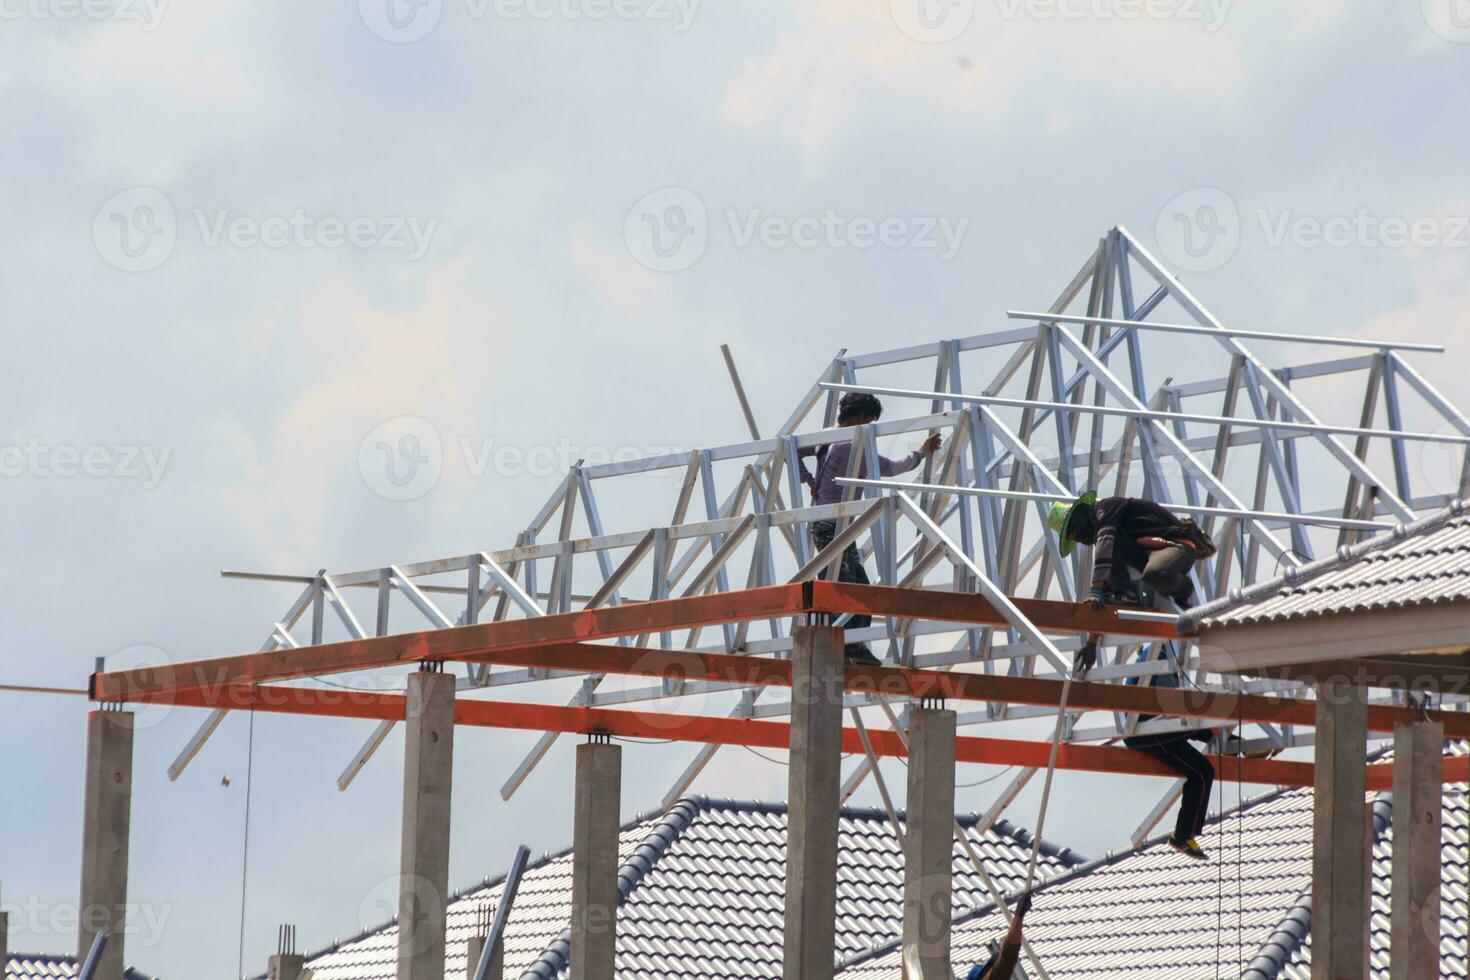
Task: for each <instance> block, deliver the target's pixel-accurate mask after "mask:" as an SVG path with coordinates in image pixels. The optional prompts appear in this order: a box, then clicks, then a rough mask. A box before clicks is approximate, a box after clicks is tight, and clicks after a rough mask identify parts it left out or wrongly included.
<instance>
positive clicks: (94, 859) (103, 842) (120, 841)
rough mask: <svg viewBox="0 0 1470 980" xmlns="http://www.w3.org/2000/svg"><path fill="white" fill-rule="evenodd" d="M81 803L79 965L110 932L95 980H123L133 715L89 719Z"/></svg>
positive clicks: (106, 714)
mask: <svg viewBox="0 0 1470 980" xmlns="http://www.w3.org/2000/svg"><path fill="white" fill-rule="evenodd" d="M84 782H85V787H86V788H85V790H84V793H85V795H84V797H83V803H82V892H81V902H80V904H79V912H78V921H77V962H78V963H81V962H82V961H83V960H85V959H86V957H87V953H88V951H90V950H91V948H92V941H93V940H94V939H95V938H96V937H97V933H99V932H101V931H102V929H103V928H106V929H108V930H110V931H111V933H112V935H111V938H109V939H108V941H107V949H106V951H105V952H104V953H103V955H102V962H101V964H100V965H99V968H98V970H97V980H122V975H123V964H124V962H125V960H124V958H123V940H124V939H125V938H126V935H125V933H124V931H123V926H124V925H125V923H126V915H127V902H128V825H129V822H130V819H131V812H130V811H131V806H132V800H133V713H132V712H130V711H93V712H92V713H91V714H89V715H87V773H86V779H85V781H84Z"/></svg>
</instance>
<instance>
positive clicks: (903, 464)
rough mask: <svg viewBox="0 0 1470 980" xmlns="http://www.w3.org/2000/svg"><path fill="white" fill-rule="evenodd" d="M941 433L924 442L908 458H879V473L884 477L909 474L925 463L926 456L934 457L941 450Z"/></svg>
mask: <svg viewBox="0 0 1470 980" xmlns="http://www.w3.org/2000/svg"><path fill="white" fill-rule="evenodd" d="M939 443H940V438H939V433H937V432H936V433H934V435H932V436H930V437H929V438H927V439H925V440H924V444H923V445H922V446H920V447H919V448H918V449H915V450H914V451H913V452H911V453H909V454H908V455H906V456H901V457H899V458H898V459H889V458H888V457H887V456H879V457H878V472H879V473H880V474H882V475H883V476H894V475H896V474H899V473H907V472H908V471H909V470H911V469H913V468H914V467H916V466H918V465H919V464H920V463H922V462H923V461H924V458H925V457H926V456H932V455H933V454H934V453H935V452H936V451H937V450H938V449H939Z"/></svg>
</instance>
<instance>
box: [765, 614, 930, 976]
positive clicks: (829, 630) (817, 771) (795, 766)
mask: <svg viewBox="0 0 1470 980" xmlns="http://www.w3.org/2000/svg"><path fill="white" fill-rule="evenodd" d="M842 634H843V631H842V630H840V629H837V628H835V627H831V626H803V627H798V628H797V630H796V637H795V640H796V644H795V648H794V649H793V651H792V657H791V749H790V761H791V764H790V776H789V779H790V781H789V783H788V788H787V795H788V797H789V800H788V805H787V814H786V935H785V943H784V958H785V964H784V968H783V970H782V974H781V975H782V976H783V977H784V978H785V980H831V977H832V971H833V965H834V959H835V957H834V954H833V950H834V948H835V945H836V931H837V820H838V813H839V811H840V810H841V799H840V797H841V791H842V787H841V782H842V772H841V767H842V678H843V662H842V642H843V636H842ZM953 818H954V817H953V814H952V813H951V815H950V819H951V820H952V819H953Z"/></svg>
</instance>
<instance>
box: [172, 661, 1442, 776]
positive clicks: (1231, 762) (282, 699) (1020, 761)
mask: <svg viewBox="0 0 1470 980" xmlns="http://www.w3.org/2000/svg"><path fill="white" fill-rule="evenodd" d="M175 703H177V704H183V705H189V706H193V707H201V708H233V709H238V710H244V709H250V710H255V711H265V712H281V713H286V714H299V715H326V716H330V717H350V718H364V719H376V720H389V721H401V720H403V717H404V710H405V705H406V699H405V698H404V696H403V695H401V694H379V693H375V692H367V691H350V690H344V689H341V688H330V689H328V688H309V687H288V686H281V685H266V686H252V685H231V686H229V687H226V688H221V689H218V690H217V691H215V692H212V693H209V692H203V691H197V690H196V691H188V692H185V691H180V692H178V694H177V697H176V699H175ZM454 713H455V722H456V723H457V724H461V725H468V726H474V727H481V728H507V729H521V730H526V731H538V732H547V731H553V732H565V733H580V734H585V735H593V734H597V735H608V736H612V737H616V738H647V739H659V740H668V741H676V742H703V743H708V744H716V745H748V746H752V747H760V748H772V749H785V748H788V747H789V745H790V739H791V726H790V725H789V724H787V723H785V722H778V721H756V720H752V719H748V718H729V717H724V716H711V717H706V716H702V715H670V714H662V713H658V712H642V711H622V710H610V709H607V708H581V707H569V706H563V705H547V704H525V703H521V702H514V701H479V700H472V699H469V698H460V699H458V700H457V701H456V702H455V705H454ZM868 737H869V740H870V742H871V745H872V748H873V752H874V754H876V755H880V756H904V755H907V752H906V750H905V749H904V746H903V743H902V741H901V740H900V739H899V736H898V733H897V732H893V731H886V730H872V731H869V733H868ZM842 750H843V752H845V753H848V754H854V755H855V754H857V753H860V752H862V751H863V746H862V742H861V739H860V737H859V735H858V732H857V729H855V728H844V729H843V730H842ZM1049 752H1050V744H1049V743H1047V742H1031V741H1021V740H1016V739H998V738H977V737H974V736H960V737H958V738H957V739H956V740H955V759H956V761H959V762H968V763H980V764H986V765H1001V766H1012V765H1015V766H1026V767H1031V768H1039V767H1044V766H1045V765H1046V764H1047V758H1048V755H1049ZM1444 761H1445V782H1466V781H1470V756H1447V757H1446V758H1445V760H1444ZM1213 762H1214V765H1215V770H1216V772H1217V774H1218V775H1219V778H1221V779H1224V780H1228V781H1239V782H1246V783H1264V784H1267V785H1274V786H1311V785H1312V777H1313V766H1312V763H1310V762H1286V761H1280V760H1274V759H1242V758H1237V757H1234V756H1214V757H1213ZM1057 768H1058V769H1065V770H1071V771H1077V772H1101V773H1122V774H1130V775H1142V776H1175V775H1176V773H1175V772H1174V771H1173V770H1171V769H1169V768H1168V767H1167V766H1165V765H1163V764H1162V763H1160V762H1159V761H1157V760H1156V759H1154V758H1152V757H1150V756H1147V755H1144V754H1143V753H1141V752H1135V751H1133V750H1132V749H1127V748H1114V747H1110V746H1101V745H1075V744H1064V745H1062V746H1060V747H1059V748H1058V752H1057ZM1367 776H1368V787H1369V788H1370V789H1387V788H1389V787H1391V786H1392V784H1393V766H1392V764H1391V763H1390V764H1383V763H1377V764H1374V765H1370V766H1368V772H1367Z"/></svg>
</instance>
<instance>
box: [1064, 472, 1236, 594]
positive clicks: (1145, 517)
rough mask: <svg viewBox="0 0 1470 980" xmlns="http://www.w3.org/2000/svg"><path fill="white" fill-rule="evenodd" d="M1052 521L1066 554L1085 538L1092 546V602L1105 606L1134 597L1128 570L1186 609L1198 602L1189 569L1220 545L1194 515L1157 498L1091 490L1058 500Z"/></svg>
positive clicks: (1086, 542)
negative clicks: (1062, 501) (1188, 515)
mask: <svg viewBox="0 0 1470 980" xmlns="http://www.w3.org/2000/svg"><path fill="white" fill-rule="evenodd" d="M1046 523H1047V526H1049V527H1050V528H1051V529H1052V530H1053V531H1056V532H1057V533H1058V534H1059V535H1061V538H1062V544H1061V551H1062V556H1063V557H1066V556H1067V555H1070V554H1071V553H1072V549H1073V548H1075V547H1076V546H1077V543H1078V542H1079V541H1080V542H1081V543H1082V544H1090V545H1092V546H1093V549H1092V587H1091V590H1090V591H1089V592H1088V593H1087V602H1088V603H1089V604H1091V606H1092V608H1094V609H1102V608H1103V606H1104V605H1107V604H1108V602H1109V601H1110V600H1112V601H1114V602H1117V601H1128V600H1129V598H1130V597H1129V593H1130V592H1132V591H1133V590H1132V583H1131V582H1130V580H1129V575H1128V571H1129V569H1133V570H1134V571H1136V572H1138V573H1139V574H1140V575H1141V577H1142V579H1143V583H1144V584H1145V585H1147V586H1149V587H1150V588H1152V589H1153V590H1154V591H1156V592H1158V593H1159V594H1160V595H1164V596H1167V597H1168V598H1170V599H1172V600H1174V603H1175V604H1176V605H1177V606H1179V608H1181V609H1188V608H1189V607H1190V606H1191V605H1193V604H1194V582H1192V581H1191V580H1190V578H1189V570H1190V568H1191V567H1192V566H1193V565H1194V563H1195V562H1196V561H1199V560H1200V559H1202V558H1208V557H1210V556H1211V555H1213V554H1214V553H1215V545H1214V543H1213V542H1211V541H1210V538H1209V536H1208V535H1207V534H1205V533H1204V531H1202V530H1201V529H1200V526H1199V525H1198V524H1196V523H1195V522H1194V521H1192V520H1188V519H1181V518H1178V517H1175V516H1174V515H1173V514H1172V513H1170V512H1169V511H1168V510H1166V509H1165V508H1163V507H1160V506H1159V505H1158V504H1156V503H1154V502H1153V501H1152V500H1140V499H1139V498H1137V497H1107V498H1105V499H1103V500H1098V499H1097V495H1096V494H1095V493H1093V492H1092V491H1091V490H1089V491H1088V492H1087V493H1084V494H1083V495H1082V496H1080V497H1078V498H1077V499H1076V500H1074V501H1072V502H1071V503H1070V504H1053V505H1052V508H1051V513H1050V514H1049V515H1047V520H1046Z"/></svg>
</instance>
